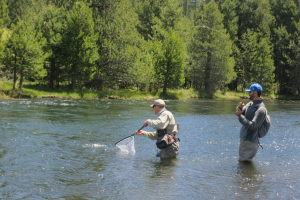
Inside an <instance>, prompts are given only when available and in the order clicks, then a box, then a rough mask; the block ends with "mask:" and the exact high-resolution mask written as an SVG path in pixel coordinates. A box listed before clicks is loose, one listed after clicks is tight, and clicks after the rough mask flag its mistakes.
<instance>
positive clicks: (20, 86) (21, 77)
mask: <svg viewBox="0 0 300 200" xmlns="http://www.w3.org/2000/svg"><path fill="white" fill-rule="evenodd" d="M23 77H24V75H23V72H21V74H20V82H19V89H20V90H22V88H23Z"/></svg>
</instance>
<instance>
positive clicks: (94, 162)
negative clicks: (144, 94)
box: [0, 99, 300, 200]
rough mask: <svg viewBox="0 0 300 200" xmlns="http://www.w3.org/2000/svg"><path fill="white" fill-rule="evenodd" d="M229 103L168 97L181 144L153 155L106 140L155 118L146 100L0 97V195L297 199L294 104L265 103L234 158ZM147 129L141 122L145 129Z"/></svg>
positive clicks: (141, 145)
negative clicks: (265, 118)
mask: <svg viewBox="0 0 300 200" xmlns="http://www.w3.org/2000/svg"><path fill="white" fill-rule="evenodd" d="M236 103H237V102H236V101H220V100H188V101H168V102H167V105H168V109H169V110H171V111H172V112H173V113H174V115H175V117H176V119H177V121H178V123H179V124H180V139H181V149H180V155H179V156H178V158H177V159H175V160H170V161H160V160H159V159H158V158H157V157H156V156H155V154H156V153H157V150H156V148H155V142H154V141H152V140H150V139H148V138H145V137H143V136H136V137H135V149H136V153H135V154H134V155H131V154H123V153H120V152H119V151H118V149H117V148H116V147H115V146H114V143H115V142H116V141H118V140H119V139H121V138H123V137H126V136H128V135H130V134H132V133H133V132H134V131H135V130H137V129H138V128H139V127H140V126H141V125H142V122H143V121H144V120H145V119H148V118H155V115H154V114H153V113H152V109H151V108H150V107H149V105H150V104H151V101H121V100H99V101H91V100H89V101H88V100H53V99H39V100H0V199H70V200H83V199H101V200H110V199H111V200H127V199H128V200H152V199H153V200H154V199H168V200H169V199H179V200H181V199H182V200H183V199H187V200H194V199H195V200H198V199H208V200H211V199H224V200H228V199H245V200H251V199H264V200H265V199H270V200H274V199H282V200H286V199H300V190H299V188H300V102H293V101H269V102H266V105H267V108H268V110H269V113H270V115H271V118H272V127H271V129H270V132H269V134H268V135H267V136H266V137H265V138H262V139H261V144H262V146H263V149H261V148H260V150H259V152H258V154H257V155H256V157H255V158H254V160H253V162H252V163H248V164H243V163H239V162H238V145H239V129H240V127H241V125H240V123H239V122H238V120H237V117H236V116H235V115H234V114H233V112H234V110H235V105H236ZM147 130H151V128H147Z"/></svg>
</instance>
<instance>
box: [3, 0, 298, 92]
mask: <svg viewBox="0 0 300 200" xmlns="http://www.w3.org/2000/svg"><path fill="white" fill-rule="evenodd" d="M299 19H300V0H64V1H62V0H22V1H20V0H0V79H1V80H4V79H5V80H9V81H10V82H11V83H12V85H13V90H22V88H23V86H24V83H26V82H27V81H29V82H32V83H35V84H39V85H44V86H47V87H49V88H53V89H59V88H66V87H67V88H70V89H93V90H99V91H101V90H104V89H128V88H131V89H132V88H133V89H135V90H139V91H146V92H153V91H159V90H161V91H162V93H163V94H167V93H168V91H169V90H170V89H181V88H187V89H189V88H192V89H195V90H196V91H201V92H204V93H205V94H206V95H207V96H208V97H212V96H213V95H214V93H215V92H216V91H228V90H230V91H237V92H239V91H244V90H245V89H246V88H248V87H249V85H250V84H251V83H255V82H258V83H260V84H261V85H262V86H263V88H264V92H265V93H267V94H277V95H286V96H292V97H297V98H299V97H300V21H299Z"/></svg>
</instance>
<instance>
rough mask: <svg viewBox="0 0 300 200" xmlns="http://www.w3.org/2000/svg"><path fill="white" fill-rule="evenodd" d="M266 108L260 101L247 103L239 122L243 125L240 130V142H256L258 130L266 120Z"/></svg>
mask: <svg viewBox="0 0 300 200" xmlns="http://www.w3.org/2000/svg"><path fill="white" fill-rule="evenodd" d="M266 111H267V110H266V107H265V104H264V103H263V102H262V100H254V101H250V102H249V103H247V104H246V105H245V106H244V108H243V113H242V114H241V115H240V116H239V121H240V123H241V124H242V125H243V126H242V128H241V130H240V139H241V141H250V142H258V129H259V128H260V127H261V125H262V123H263V122H264V120H265V118H266Z"/></svg>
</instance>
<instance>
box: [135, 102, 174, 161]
mask: <svg viewBox="0 0 300 200" xmlns="http://www.w3.org/2000/svg"><path fill="white" fill-rule="evenodd" d="M165 106H166V104H165V102H164V101H163V100H162V99H157V100H155V101H154V102H153V104H151V107H152V108H153V110H154V113H155V114H156V115H157V116H158V117H157V119H154V120H152V119H147V120H146V121H145V122H144V127H146V126H150V127H152V128H154V129H156V131H155V132H148V131H143V130H141V131H137V132H136V134H137V135H143V136H145V137H148V138H150V139H152V140H157V143H156V144H157V147H158V148H159V149H160V152H158V154H157V156H158V157H160V158H161V159H166V158H175V157H176V156H177V155H178V151H179V139H178V138H177V137H176V136H177V134H178V124H177V123H176V120H175V118H174V116H173V114H172V113H171V112H170V111H168V110H167V109H166V107H165ZM162 140H163V141H162ZM161 144H163V145H161Z"/></svg>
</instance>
